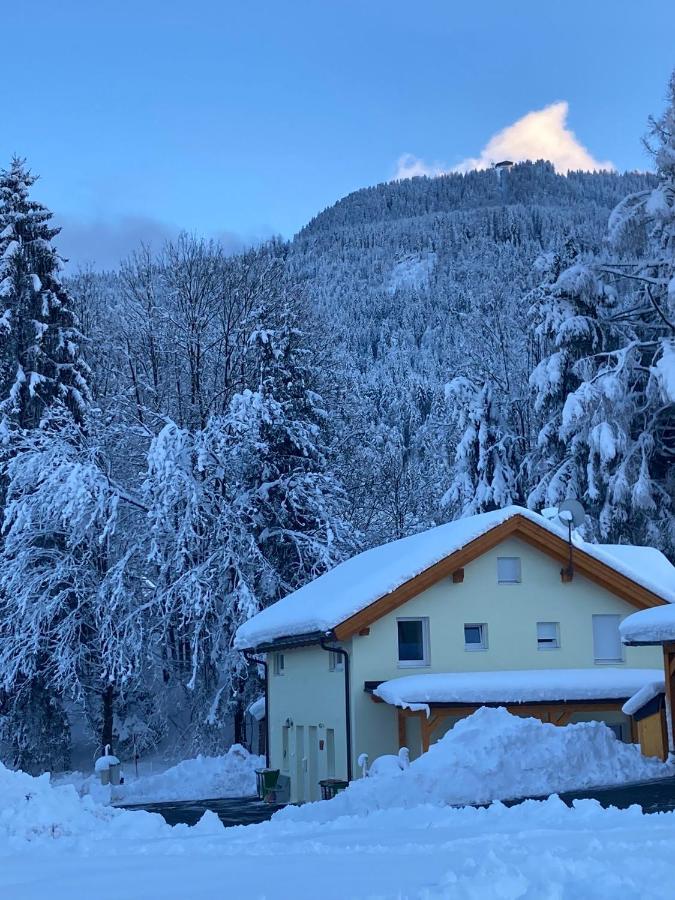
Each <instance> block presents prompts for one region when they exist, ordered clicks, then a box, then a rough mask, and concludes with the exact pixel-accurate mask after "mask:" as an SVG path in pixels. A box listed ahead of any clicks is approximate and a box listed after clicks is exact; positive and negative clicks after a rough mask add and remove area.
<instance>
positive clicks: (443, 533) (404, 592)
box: [235, 506, 675, 649]
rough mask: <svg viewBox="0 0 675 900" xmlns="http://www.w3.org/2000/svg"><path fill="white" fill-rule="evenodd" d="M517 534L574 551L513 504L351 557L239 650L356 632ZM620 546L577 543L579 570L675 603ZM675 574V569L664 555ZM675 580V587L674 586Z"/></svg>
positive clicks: (639, 602)
mask: <svg viewBox="0 0 675 900" xmlns="http://www.w3.org/2000/svg"><path fill="white" fill-rule="evenodd" d="M509 535H517V536H518V537H519V538H522V539H523V540H525V541H527V542H528V543H530V544H531V545H533V546H535V547H537V548H538V549H539V550H540V551H541V552H544V553H547V554H548V555H549V556H552V557H554V558H555V559H556V560H558V561H560V562H561V563H564V562H566V560H567V554H568V548H569V545H568V542H567V533H566V530H565V529H562V528H561V527H560V526H558V525H556V524H555V523H552V522H550V521H549V520H546V519H544V518H543V517H542V516H540V515H539V514H537V513H534V512H532V511H531V510H528V509H524V508H522V507H518V506H510V507H506V508H505V509H501V510H495V511H493V512H488V513H481V514H480V515H476V516H470V517H467V518H466V519H460V520H457V521H454V522H449V523H447V524H445V525H439V526H437V527H436V528H432V529H430V530H429V531H426V532H422V533H418V534H414V535H411V536H410V537H407V538H402V539H400V540H397V541H392V542H391V543H389V544H383V545H381V546H379V547H374V548H372V549H371V550H366V551H365V552H363V553H360V554H357V555H356V556H353V557H351V558H350V559H348V560H346V561H345V562H343V563H341V564H340V565H338V566H336V567H335V568H334V569H331V570H330V571H329V572H326V573H325V574H324V575H321V576H320V577H319V578H316V579H315V580H314V581H312V582H310V583H309V584H306V585H304V586H303V587H302V588H300V589H299V590H297V591H294V592H293V593H292V594H289V595H288V596H286V597H284V598H283V599H282V600H279V601H278V602H277V603H274V604H272V606H270V607H268V608H267V609H265V610H263V611H262V612H260V613H258V615H256V616H254V617H253V618H252V619H250V620H249V621H248V622H246V623H244V624H243V625H242V626H241V627H240V628H239V629H238V631H237V635H236V639H235V646H236V647H238V648H240V649H241V648H251V647H260V646H263V645H265V644H269V643H271V642H273V641H275V640H280V639H282V638H290V637H296V636H298V635H305V636H306V635H315V634H322V633H323V634H325V633H329V632H333V633H335V635H336V636H337V637H338V638H339V639H345V638H347V637H349V636H350V635H352V634H355V633H356V632H357V631H359V630H360V629H361V628H363V627H367V625H368V624H370V623H372V622H374V621H376V620H377V619H378V618H380V617H381V616H382V615H385V614H386V613H387V612H390V611H391V610H392V609H396V608H398V607H399V606H401V605H402V604H403V603H405V602H406V601H407V600H409V599H412V597H414V596H416V595H417V594H419V593H421V592H422V591H423V590H426V588H428V587H430V586H431V585H432V584H435V583H436V582H437V581H439V580H440V579H442V578H444V577H446V576H448V575H451V574H452V573H453V572H454V571H455V570H456V569H460V568H462V567H463V566H464V565H466V564H468V563H469V562H470V561H471V560H473V559H476V558H477V557H478V556H480V555H482V554H483V553H485V552H487V551H488V550H490V549H492V548H493V547H495V546H496V545H497V544H499V543H500V542H501V541H503V540H504V538H506V537H508V536H509ZM609 549H611V550H613V551H616V548H614V547H612V548H604V547H603V546H602V545H596V544H587V543H585V542H583V541H580V540H579V539H577V538H574V562H575V570H576V571H577V572H579V573H581V574H583V575H584V576H585V577H587V578H589V579H590V580H592V581H594V582H595V583H597V584H601V585H602V586H603V587H606V588H607V589H608V590H610V591H611V592H612V593H614V594H615V595H617V596H619V597H621V598H623V599H625V600H627V601H628V602H629V603H631V604H633V605H634V606H635V607H636V608H638V609H642V608H646V607H649V606H657V605H659V604H662V603H664V602H668V601H675V587H674V588H672V589H671V587H670V584H665V583H664V580H663V578H662V577H661V574H662V573H661V572H660V573H659V577H658V578H657V579H655V581H651V580H650V573H651V572H652V568H651V567H650V569H649V571H645V567H640V568H637V569H636V568H634V567H633V566H632V565H629V560H627V559H626V558H619V557H620V556H621V554H619V556H617V555H616V553H615V552H614V553H610V552H608V550H609ZM652 553H653V554H656V555H657V556H658V557H660V558H661V559H662V560H663V561H664V563H665V565H666V566H668V567H669V570H671V571H672V572H673V574H674V576H675V568H673V567H672V566H670V564H669V563H668V562H667V560H665V557H663V556H662V555H661V554H659V553H658V551H656V550H654V551H652ZM674 583H675V582H674Z"/></svg>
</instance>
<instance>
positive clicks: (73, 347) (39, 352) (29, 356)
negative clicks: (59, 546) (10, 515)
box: [0, 158, 89, 439]
mask: <svg viewBox="0 0 675 900" xmlns="http://www.w3.org/2000/svg"><path fill="white" fill-rule="evenodd" d="M35 181H36V178H35V176H34V175H32V174H31V173H30V172H29V171H28V169H27V168H26V166H25V163H24V162H23V160H21V159H18V158H15V159H14V160H13V161H12V164H11V166H10V168H9V169H7V170H3V171H1V172H0V334H1V337H2V343H1V344H0V346H1V348H2V349H1V351H0V415H1V416H2V434H3V437H4V439H6V438H7V430H8V429H9V428H10V427H11V426H12V425H15V426H16V427H18V428H24V429H25V428H35V427H37V426H38V425H39V423H40V420H41V418H42V415H43V413H44V411H45V409H47V408H49V407H50V406H51V404H52V403H53V402H54V401H55V400H58V401H60V402H61V403H63V404H64V405H65V406H66V407H67V408H68V409H69V410H70V411H71V413H72V415H73V416H74V418H75V419H76V420H77V421H81V420H82V418H83V416H84V415H85V412H86V407H87V403H88V401H89V387H88V384H87V366H86V364H85V362H84V360H83V359H82V356H81V353H80V344H81V335H80V333H79V330H78V327H77V322H76V319H75V316H74V314H73V312H72V303H71V300H70V297H69V296H68V293H67V291H66V289H65V288H64V286H63V283H62V280H61V276H60V270H61V258H60V257H59V255H58V253H57V252H56V250H55V249H54V247H53V245H52V243H51V241H52V239H53V238H54V237H55V236H56V235H57V234H58V232H59V229H58V228H55V227H54V226H53V225H51V224H50V220H51V218H52V214H51V213H50V212H49V210H47V209H45V207H44V206H42V204H40V203H38V202H37V201H35V200H31V199H30V198H29V190H30V188H31V187H32V185H33V184H34V183H35Z"/></svg>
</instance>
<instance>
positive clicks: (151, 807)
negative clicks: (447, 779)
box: [124, 777, 675, 825]
mask: <svg viewBox="0 0 675 900" xmlns="http://www.w3.org/2000/svg"><path fill="white" fill-rule="evenodd" d="M560 798H561V800H564V802H565V803H567V805H568V806H571V805H572V803H573V801H574V800H586V799H592V800H597V801H598V802H599V803H601V804H602V805H603V806H616V807H618V808H619V809H626V808H627V807H629V806H633V805H634V804H638V806H641V807H642V809H643V811H644V812H646V813H655V812H668V811H669V810H674V809H675V777H673V778H663V779H660V780H659V781H646V782H641V783H639V784H627V785H623V786H622V787H608V788H595V789H593V790H589V791H570V792H568V793H565V794H561V795H560ZM535 799H538V800H541V799H543V798H541V797H537V798H535ZM521 802H522V800H510V801H508V803H507V805H508V806H514V805H515V804H517V803H521ZM124 808H125V809H145V810H147V811H148V812H155V813H159V814H160V815H161V816H164V818H165V820H166V821H167V822H168V823H169V825H178V824H179V823H181V822H182V823H184V824H186V825H195V824H196V823H197V822H198V821H199V820H200V819H201V817H202V816H203V815H204V813H205V812H206V810H207V809H210V810H212V811H213V812H215V813H216V814H217V815H218V816H219V818H220V820H221V822H222V823H223V824H224V825H252V824H254V823H256V822H265V821H267V819H269V818H271V816H272V814H273V813H274V812H276V810H277V809H280V807H279V806H275V805H270V804H268V803H262V802H261V801H260V800H258V799H257V797H235V798H231V799H228V800H218V799H214V800H189V801H185V802H180V803H145V804H143V805H138V806H127V807H124Z"/></svg>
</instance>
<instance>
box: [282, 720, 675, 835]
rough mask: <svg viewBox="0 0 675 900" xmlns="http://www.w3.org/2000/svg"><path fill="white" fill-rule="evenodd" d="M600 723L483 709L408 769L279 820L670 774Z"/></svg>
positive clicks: (359, 784)
mask: <svg viewBox="0 0 675 900" xmlns="http://www.w3.org/2000/svg"><path fill="white" fill-rule="evenodd" d="M673 771H674V770H673V767H672V766H671V765H667V764H664V763H661V762H659V761H658V760H656V759H648V758H647V757H645V756H643V755H642V753H641V752H640V749H639V748H638V747H637V746H635V745H633V744H624V743H622V742H621V741H619V740H617V738H616V737H615V735H614V733H613V732H612V731H611V730H610V729H609V728H607V726H606V725H604V724H602V723H601V722H582V723H579V724H577V725H567V726H565V727H563V728H561V727H559V726H557V725H550V724H547V723H543V722H540V721H539V719H531V718H521V717H520V716H513V715H511V714H510V713H509V712H507V711H506V710H505V709H503V708H499V709H491V708H488V707H483V708H481V709H479V710H477V712H475V713H474V714H473V715H472V716H469V717H468V718H466V719H462V720H461V721H459V722H458V723H457V724H456V725H455V727H454V728H453V729H452V730H451V731H449V732H448V733H447V734H446V735H445V736H444V737H443V738H441V740H440V741H438V742H437V743H436V744H433V745H432V746H431V747H430V748H429V751H428V752H427V753H424V754H422V756H421V757H419V759H416V760H415V761H414V762H412V763H411V764H410V767H409V768H408V769H405V770H401V771H400V772H398V773H396V774H391V775H390V774H386V775H382V776H380V777H378V778H368V779H361V780H359V781H355V782H353V783H352V784H350V786H349V787H348V788H347V790H345V791H344V792H343V793H341V794H339V795H338V796H337V797H336V798H335V799H333V800H328V801H319V802H318V803H310V804H307V805H305V806H302V807H287V808H286V809H283V810H280V811H279V812H278V813H277V814H276V815H275V818H282V819H284V818H286V819H295V820H310V821H330V820H332V819H336V818H338V817H339V816H344V815H363V814H367V813H369V812H372V811H374V810H379V809H393V808H396V807H406V808H408V807H413V806H418V805H420V804H426V803H431V804H441V805H447V804H465V803H488V802H490V801H492V800H506V799H513V798H517V797H527V796H545V795H548V794H553V793H556V792H558V791H566V790H578V789H582V788H587V787H593V786H599V785H611V784H621V783H623V782H629V781H639V780H641V779H649V778H658V777H661V776H665V775H672V774H673Z"/></svg>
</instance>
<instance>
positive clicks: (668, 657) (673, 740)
mask: <svg viewBox="0 0 675 900" xmlns="http://www.w3.org/2000/svg"><path fill="white" fill-rule="evenodd" d="M663 668H664V673H665V681H666V711H667V714H668V715H669V716H670V727H669V728H668V748H669V750H671V751H672V750H675V643H669V644H664V645H663Z"/></svg>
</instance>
